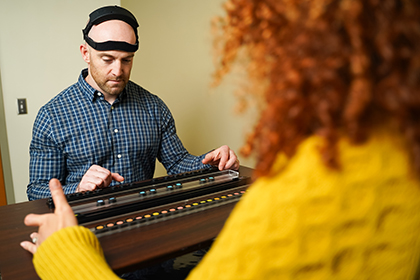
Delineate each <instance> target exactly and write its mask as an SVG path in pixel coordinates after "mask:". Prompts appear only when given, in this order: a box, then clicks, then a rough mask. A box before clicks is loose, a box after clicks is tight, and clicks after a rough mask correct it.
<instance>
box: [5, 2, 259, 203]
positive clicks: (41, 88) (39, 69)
mask: <svg viewBox="0 0 420 280" xmlns="http://www.w3.org/2000/svg"><path fill="white" fill-rule="evenodd" d="M120 3H121V5H122V6H123V7H126V8H128V9H129V10H131V11H132V12H133V13H134V14H135V15H136V17H137V19H138V21H139V23H140V25H141V27H140V29H139V34H140V40H141V48H140V51H139V52H137V54H136V58H135V62H134V68H133V72H132V80H133V81H135V82H137V83H138V84H140V85H142V86H144V87H145V88H146V89H148V90H150V91H151V92H153V93H155V94H157V95H159V96H160V97H161V98H162V99H163V100H164V101H165V102H166V104H167V105H168V106H169V108H170V109H171V111H172V113H173V115H174V117H175V121H176V125H177V129H178V134H179V136H180V138H181V140H182V141H183V143H184V146H185V147H186V148H187V149H188V150H189V151H190V152H191V153H193V154H196V155H198V154H202V153H205V152H207V151H208V150H210V149H213V148H216V147H219V146H221V145H223V144H227V145H229V146H231V147H232V148H233V149H235V150H238V149H239V147H240V146H241V145H242V144H243V139H244V133H245V131H247V130H249V129H250V126H252V123H253V121H252V118H251V117H249V116H248V117H244V116H241V117H238V116H236V115H235V114H234V113H233V105H234V103H235V101H234V98H233V95H232V90H231V89H232V86H231V85H225V86H223V87H220V88H218V89H215V90H214V89H213V90H211V89H210V88H209V83H210V77H211V76H210V75H211V72H212V69H213V65H212V58H211V34H210V19H211V18H212V17H213V16H214V15H216V14H220V13H221V7H220V3H221V1H220V0H206V1H196V0H177V1H168V0H153V1H145V0H142V1H139V0H121V1H104V0H89V1H82V0H72V1H70V0H40V1H31V0H20V1H0V73H1V83H0V85H1V86H2V91H0V98H1V97H2V98H3V99H2V101H3V107H2V108H0V125H1V126H4V125H5V127H2V129H0V133H2V131H4V128H5V131H6V132H5V133H3V134H6V133H7V135H0V144H1V148H2V154H3V150H4V149H5V147H6V148H8V154H9V157H8V158H7V159H6V161H9V162H5V163H3V166H5V169H6V171H7V170H10V172H7V174H5V177H6V178H5V179H6V186H7V192H8V193H9V194H8V198H9V197H12V198H13V196H14V199H15V201H16V202H21V201H26V200H27V197H26V186H27V184H28V181H29V176H28V173H29V172H28V165H29V152H28V150H29V143H30V140H31V132H32V125H33V122H34V119H35V117H36V113H37V112H38V109H39V108H40V107H41V106H42V105H43V104H45V103H46V102H47V101H48V100H49V99H51V98H52V97H53V96H55V95H56V94H57V93H59V92H60V91H61V90H63V89H64V88H66V87H67V86H69V85H70V84H72V83H74V82H75V81H76V80H77V77H78V75H79V73H80V70H81V69H82V68H84V67H85V63H84V62H83V60H82V58H81V56H80V53H79V50H78V46H79V45H80V43H81V42H82V33H81V29H82V28H83V27H84V25H85V23H86V21H87V18H88V14H89V13H90V12H91V11H92V10H94V9H95V8H97V7H99V6H103V5H109V4H120ZM17 98H26V99H27V102H28V114H27V115H17ZM1 105H2V102H0V106H1ZM2 111H3V112H4V114H3V115H2ZM3 160H4V159H3ZM241 160H242V163H244V164H245V165H247V166H253V161H252V160H245V159H242V158H241ZM8 168H9V169H8ZM163 174H164V171H163V169H162V168H158V170H157V172H156V174H155V176H161V175H163ZM10 192H13V195H10ZM8 202H9V203H10V202H13V201H10V200H9V201H8Z"/></svg>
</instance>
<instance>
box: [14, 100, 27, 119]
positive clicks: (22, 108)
mask: <svg viewBox="0 0 420 280" xmlns="http://www.w3.org/2000/svg"><path fill="white" fill-rule="evenodd" d="M17 103H18V115H24V114H27V113H28V109H27V107H26V98H18V100H17Z"/></svg>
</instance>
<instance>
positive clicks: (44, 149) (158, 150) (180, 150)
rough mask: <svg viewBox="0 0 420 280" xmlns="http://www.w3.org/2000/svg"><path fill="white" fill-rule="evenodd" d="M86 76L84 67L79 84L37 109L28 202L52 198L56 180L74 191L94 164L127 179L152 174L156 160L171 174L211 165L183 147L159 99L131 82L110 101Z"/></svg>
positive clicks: (70, 190) (134, 179)
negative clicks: (50, 188) (112, 102)
mask: <svg viewBox="0 0 420 280" xmlns="http://www.w3.org/2000/svg"><path fill="white" fill-rule="evenodd" d="M86 76H87V69H84V70H83V71H82V73H81V74H80V76H79V79H78V81H77V83H75V84H74V85H72V86H70V87H69V88H67V89H65V90H64V91H62V92H61V93H60V94H58V95H57V96H55V97H54V98H53V99H51V100H50V101H49V102H48V103H47V104H46V105H44V106H43V107H42V108H41V109H40V110H39V112H38V115H37V117H36V119H35V123H34V127H33V132H32V141H31V144H30V163H29V179H30V183H29V185H28V188H27V195H28V199H29V200H35V199H40V198H45V197H50V196H51V193H50V191H49V188H48V182H49V180H50V179H51V178H57V179H59V180H60V181H61V183H62V185H63V189H64V192H65V193H73V192H75V190H76V188H77V185H78V184H79V182H80V181H81V179H82V177H83V175H84V174H85V173H86V171H87V170H88V169H89V167H90V166H92V165H93V164H97V165H100V166H102V167H104V168H106V169H108V170H110V171H111V172H116V173H119V174H120V175H121V176H123V177H124V179H125V181H124V182H125V183H128V182H136V181H141V180H145V179H150V178H153V174H154V171H155V162H156V158H157V159H158V160H159V161H160V162H161V163H162V164H163V166H164V167H165V168H166V171H167V173H168V174H177V173H182V172H187V171H191V170H195V169H201V168H204V167H206V165H203V164H202V163H201V161H202V159H203V158H204V156H205V155H201V156H193V155H191V154H189V153H188V151H187V150H186V149H185V148H184V146H183V145H182V143H181V141H180V139H179V138H178V136H177V134H176V129H175V122H174V119H173V117H172V115H171V112H170V111H169V109H168V107H167V106H166V105H165V103H164V102H163V101H162V100H161V99H160V98H159V97H157V96H156V95H153V94H151V93H150V92H148V91H147V90H145V89H144V88H142V87H140V86H139V85H137V84H135V83H133V82H131V81H130V82H128V84H127V86H126V87H125V89H124V91H123V92H122V93H121V94H120V95H119V97H118V98H117V100H116V101H115V102H114V104H112V105H111V104H109V103H108V102H107V101H106V100H105V99H104V97H103V95H102V94H101V93H100V92H98V91H97V90H95V89H94V88H93V87H91V86H90V85H89V84H88V83H87V82H86V81H85V79H84V78H85V77H86ZM114 184H117V182H112V184H111V186H112V185H114Z"/></svg>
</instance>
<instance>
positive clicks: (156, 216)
mask: <svg viewBox="0 0 420 280" xmlns="http://www.w3.org/2000/svg"><path fill="white" fill-rule="evenodd" d="M244 193H245V191H239V192H235V193H231V194H227V195H222V196H220V197H215V198H209V199H207V200H200V201H197V202H194V203H191V204H186V205H184V206H178V207H174V208H170V209H164V210H161V211H159V212H158V211H156V212H153V213H151V214H145V215H142V216H136V217H134V218H127V219H125V220H118V221H116V222H109V223H107V224H105V225H98V226H96V227H95V231H96V232H97V233H100V232H104V231H107V230H112V229H118V228H123V227H126V226H130V225H135V224H138V223H144V222H146V221H150V220H153V219H159V218H162V217H167V216H170V215H173V214H177V213H180V212H185V211H188V210H192V209H196V208H197V207H202V206H205V205H210V204H213V203H218V202H220V201H223V200H228V199H233V198H235V197H238V196H241V195H242V194H244Z"/></svg>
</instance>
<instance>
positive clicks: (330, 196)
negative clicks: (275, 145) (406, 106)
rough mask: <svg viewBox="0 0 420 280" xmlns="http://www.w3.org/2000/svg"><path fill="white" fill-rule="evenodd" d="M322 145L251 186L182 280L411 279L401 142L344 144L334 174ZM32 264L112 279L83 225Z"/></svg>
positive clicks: (411, 235) (56, 274) (67, 275)
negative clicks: (321, 151)
mask: <svg viewBox="0 0 420 280" xmlns="http://www.w3.org/2000/svg"><path fill="white" fill-rule="evenodd" d="M320 141H321V140H320V139H319V138H317V137H312V138H310V139H308V140H306V141H305V142H304V143H302V144H301V145H300V147H299V149H298V152H297V154H296V156H295V157H293V158H292V159H291V160H290V161H289V162H287V161H286V160H284V159H279V161H278V162H277V164H276V166H275V167H274V169H273V171H274V173H275V174H276V175H275V176H274V177H270V178H268V177H267V178H260V179H259V180H257V181H256V182H255V183H254V184H253V186H252V187H250V189H249V191H248V192H247V193H246V194H245V195H244V197H243V198H242V200H241V201H240V202H239V203H238V204H237V206H236V207H235V209H234V210H233V212H232V214H231V216H230V217H229V219H228V220H227V222H226V224H225V227H224V228H223V230H222V232H221V233H220V235H219V236H218V237H217V239H216V241H215V243H214V244H213V247H212V248H211V250H210V251H209V253H207V255H206V256H205V257H204V259H203V260H202V261H201V262H200V264H199V265H198V267H196V268H195V269H194V270H193V271H192V273H191V274H190V276H189V278H188V279H189V280H191V279H200V280H202V279H305V280H307V279H381V280H383V279H412V278H413V276H414V274H415V272H416V268H417V266H418V265H419V263H420V261H419V254H420V183H419V180H418V179H416V178H414V177H412V176H411V175H410V168H409V161H408V159H407V153H406V151H405V149H404V146H403V144H402V141H400V140H399V139H397V138H396V137H395V136H390V135H389V134H385V133H382V134H377V135H376V136H375V137H372V138H371V139H370V140H369V141H368V143H366V144H364V145H361V146H352V145H350V144H349V143H348V142H347V141H346V140H345V139H343V140H342V141H340V145H339V150H340V161H341V164H342V169H341V171H340V172H337V171H331V170H330V169H328V168H327V167H325V166H324V165H323V164H322V162H321V160H320V156H319V153H318V150H317V149H318V145H319V144H320V143H321V142H320ZM280 170H282V172H280ZM63 235H65V236H64V237H63ZM79 239H81V240H82V241H78V240H79ZM69 240H70V241H73V242H74V243H75V244H73V243H72V244H70V241H69ZM90 244H92V246H91V245H90ZM62 252H65V253H62ZM34 264H35V268H36V270H37V272H38V273H39V275H40V276H41V278H43V279H108V278H106V277H116V276H115V275H111V271H110V269H109V268H108V266H107V265H106V263H105V261H104V260H103V257H102V253H101V250H100V247H99V245H98V243H97V239H96V238H95V237H94V236H93V234H92V233H90V231H88V230H86V229H84V228H83V227H72V228H66V229H64V230H61V231H59V232H57V233H55V234H53V235H52V236H51V237H50V238H48V239H47V240H46V241H45V242H44V243H43V244H42V245H41V246H40V247H39V248H38V251H37V253H36V254H35V256H34ZM72 265H74V266H73V267H72ZM108 273H109V275H108ZM105 275H107V276H105Z"/></svg>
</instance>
